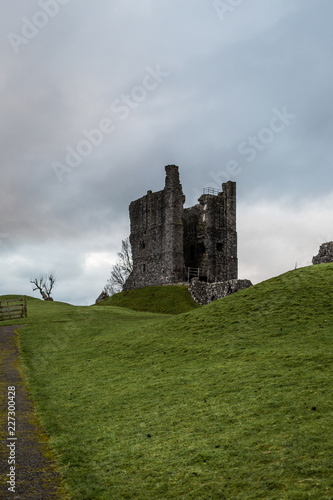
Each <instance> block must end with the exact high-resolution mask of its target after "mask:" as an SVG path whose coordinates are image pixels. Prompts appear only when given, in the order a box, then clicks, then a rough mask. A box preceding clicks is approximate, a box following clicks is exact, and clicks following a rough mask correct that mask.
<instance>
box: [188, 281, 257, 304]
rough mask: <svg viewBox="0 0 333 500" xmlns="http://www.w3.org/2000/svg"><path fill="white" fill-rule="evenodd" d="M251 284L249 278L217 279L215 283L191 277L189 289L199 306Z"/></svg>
mask: <svg viewBox="0 0 333 500" xmlns="http://www.w3.org/2000/svg"><path fill="white" fill-rule="evenodd" d="M250 286H252V283H251V281H249V280H228V281H218V282H216V283H205V282H204V281H199V280H198V279H197V278H194V279H192V281H191V283H190V285H189V291H190V293H191V295H192V298H193V300H195V302H197V303H198V304H200V305H201V306H203V305H206V304H209V303H210V302H213V301H214V300H217V299H223V298H224V297H227V295H231V294H232V293H235V292H239V291H240V290H243V289H244V288H249V287H250Z"/></svg>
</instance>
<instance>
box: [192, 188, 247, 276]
mask: <svg viewBox="0 0 333 500" xmlns="http://www.w3.org/2000/svg"><path fill="white" fill-rule="evenodd" d="M198 201H199V204H198V205H195V206H194V207H191V208H186V209H185V210H184V261H185V267H190V268H200V270H201V274H202V275H203V276H205V277H206V281H207V279H208V281H226V280H230V279H237V277H238V261H237V233H236V183H235V182H227V183H225V184H223V185H222V191H221V192H220V193H218V195H217V196H216V195H211V194H203V195H202V196H201V197H200V198H199V200H198Z"/></svg>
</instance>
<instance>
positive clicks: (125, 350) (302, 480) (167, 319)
mask: <svg viewBox="0 0 333 500" xmlns="http://www.w3.org/2000/svg"><path fill="white" fill-rule="evenodd" d="M162 288H163V289H164V287H162ZM332 304H333V265H332V264H327V265H320V266H312V267H309V268H304V269H299V270H296V271H292V272H289V273H286V274H284V275H282V276H279V277H277V278H273V279H271V280H268V281H266V282H264V283H261V284H259V285H256V286H254V287H251V288H249V289H246V290H243V291H241V292H238V293H237V294H234V295H231V296H229V297H227V298H225V299H222V300H218V301H216V302H213V303H212V304H209V305H208V306H203V307H201V308H198V309H195V310H192V311H190V312H186V313H184V314H180V315H177V316H175V315H174V316H171V315H163V314H154V313H151V312H136V311H133V310H130V309H126V308H124V307H113V306H109V305H108V306H93V307H74V306H69V305H66V304H60V303H56V302H55V303H52V302H51V303H44V302H41V301H38V300H33V299H29V301H28V314H29V317H28V318H27V322H26V324H27V326H26V327H25V328H24V329H21V330H20V349H21V353H22V356H23V360H24V364H25V373H26V375H27V377H28V380H29V384H30V387H31V390H32V394H33V397H34V400H35V402H36V405H37V408H38V412H39V414H40V416H41V418H42V422H43V424H44V426H45V428H46V430H47V432H48V433H49V435H50V437H51V445H52V447H53V449H54V451H55V452H56V454H57V456H58V457H59V464H60V469H61V470H62V474H63V477H64V479H65V481H66V484H67V485H68V487H69V488H70V490H71V491H72V495H73V498H75V499H87V498H91V499H108V500H109V499H110V498H112V499H118V498H119V499H122V498H133V499H134V498H135V499H158V500H163V499H170V498H186V499H208V498H209V499H224V498H225V499H228V500H229V499H280V498H281V499H290V500H294V499H308V498H314V499H331V498H332V490H333V485H332V477H333V475H332V469H331V460H330V454H331V449H332V444H333V443H332V423H331V418H332V382H333V380H332V379H333V376H332V337H333V306H332Z"/></svg>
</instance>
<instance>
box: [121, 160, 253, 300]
mask: <svg viewBox="0 0 333 500" xmlns="http://www.w3.org/2000/svg"><path fill="white" fill-rule="evenodd" d="M165 171H166V178H165V187H164V189H163V190H161V191H158V192H155V193H153V192H152V191H148V192H147V194H146V195H145V196H143V197H142V198H139V199H138V200H136V201H133V202H132V203H131V204H130V207H129V212H130V224H131V233H130V243H131V247H132V255H133V272H132V273H131V275H130V276H129V278H128V279H127V281H126V283H125V286H124V290H128V289H131V288H139V287H145V286H151V285H168V284H175V283H183V282H185V281H190V280H191V279H193V278H197V280H198V281H202V282H206V283H216V282H228V281H230V280H231V281H235V280H236V281H237V278H238V262H237V233H236V183H235V182H231V181H230V182H227V183H225V184H223V185H222V191H221V192H217V191H215V190H212V189H207V190H204V194H203V195H202V196H201V197H200V198H199V200H198V201H199V203H198V204H197V205H195V206H193V207H191V208H185V209H184V203H185V196H184V194H183V189H182V185H181V183H180V180H179V171H178V167H177V166H176V165H168V166H166V167H165ZM247 286H249V285H247Z"/></svg>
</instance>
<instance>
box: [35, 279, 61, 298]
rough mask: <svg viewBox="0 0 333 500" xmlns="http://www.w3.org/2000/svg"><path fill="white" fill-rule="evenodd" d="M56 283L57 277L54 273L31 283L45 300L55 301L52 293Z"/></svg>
mask: <svg viewBox="0 0 333 500" xmlns="http://www.w3.org/2000/svg"><path fill="white" fill-rule="evenodd" d="M56 281H57V278H56V276H55V275H54V274H53V273H49V274H48V275H46V274H41V275H40V276H39V277H38V278H35V279H33V280H30V283H32V284H33V285H35V288H33V291H35V290H39V291H40V294H41V296H42V297H43V299H44V300H53V298H52V297H51V292H52V289H53V288H54V285H55V283H56Z"/></svg>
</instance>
